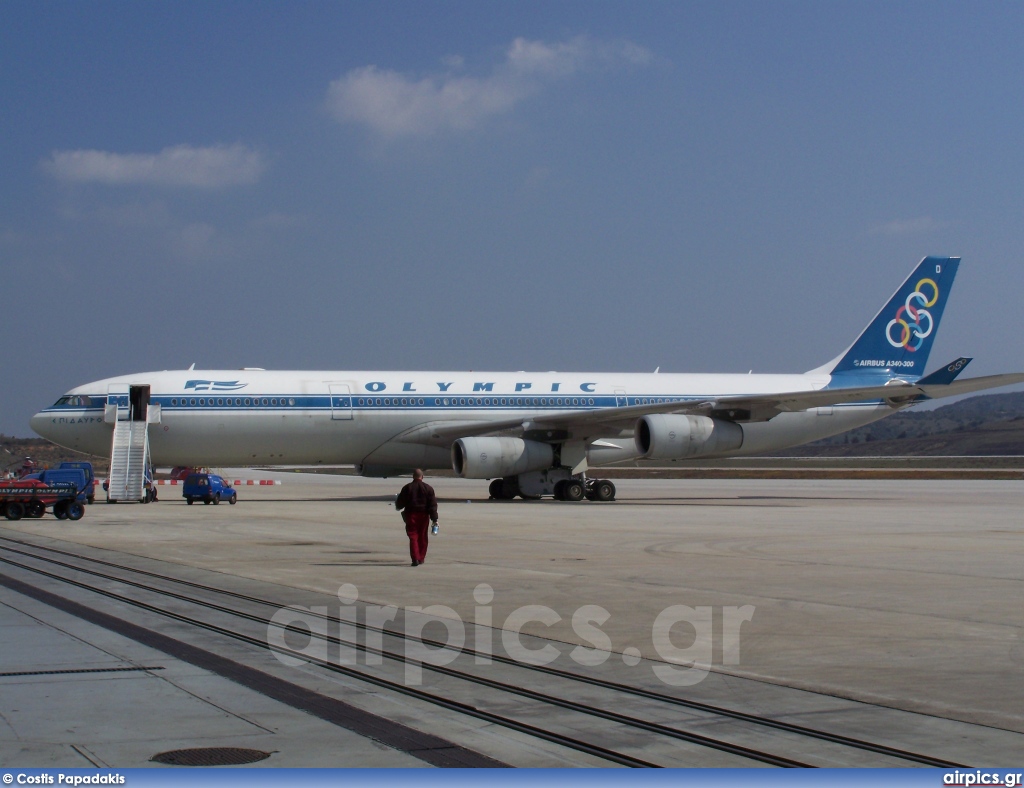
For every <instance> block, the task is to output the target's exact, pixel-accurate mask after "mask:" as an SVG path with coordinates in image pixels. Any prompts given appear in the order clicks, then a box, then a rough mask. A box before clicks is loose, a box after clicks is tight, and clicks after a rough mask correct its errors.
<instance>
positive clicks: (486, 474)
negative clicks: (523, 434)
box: [452, 438, 555, 479]
mask: <svg viewBox="0 0 1024 788" xmlns="http://www.w3.org/2000/svg"><path fill="white" fill-rule="evenodd" d="M554 461H555V451H554V449H553V448H552V447H551V446H550V445H549V444H547V443H540V442H539V441H527V440H523V439H522V438H459V439H458V440H457V441H455V443H453V444H452V470H454V471H455V473H456V474H457V475H459V476H461V477H462V478H463V479H497V478H500V477H503V476H516V475H518V474H520V473H529V472H530V471H539V470H542V469H544V468H550V467H551V466H552V465H553V464H554Z"/></svg>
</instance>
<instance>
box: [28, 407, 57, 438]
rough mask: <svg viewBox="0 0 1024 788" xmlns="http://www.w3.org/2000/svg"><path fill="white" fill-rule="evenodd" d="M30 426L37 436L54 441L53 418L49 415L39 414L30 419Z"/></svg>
mask: <svg viewBox="0 0 1024 788" xmlns="http://www.w3.org/2000/svg"><path fill="white" fill-rule="evenodd" d="M28 424H29V426H30V427H31V428H32V431H33V432H34V433H35V434H36V435H38V436H40V437H41V438H46V439H47V440H53V426H54V425H53V421H52V418H51V416H49V415H48V414H46V413H43V412H39V413H37V414H36V415H35V416H33V417H32V418H31V419H29V422H28Z"/></svg>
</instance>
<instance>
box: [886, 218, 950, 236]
mask: <svg viewBox="0 0 1024 788" xmlns="http://www.w3.org/2000/svg"><path fill="white" fill-rule="evenodd" d="M941 226H942V225H941V224H940V223H939V222H937V221H935V220H934V219H933V218H932V217H930V216H919V217H917V218H916V219H895V220H893V221H891V222H886V223H885V224H880V225H878V226H876V227H872V228H871V229H870V230H868V235H914V234H921V233H927V232H931V231H932V230H937V229H939V227H941Z"/></svg>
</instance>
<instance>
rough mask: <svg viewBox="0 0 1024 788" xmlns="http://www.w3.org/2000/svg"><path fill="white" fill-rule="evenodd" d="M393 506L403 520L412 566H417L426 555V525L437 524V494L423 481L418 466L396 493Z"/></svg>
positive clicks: (421, 472)
mask: <svg viewBox="0 0 1024 788" xmlns="http://www.w3.org/2000/svg"><path fill="white" fill-rule="evenodd" d="M395 508H396V509H398V510H399V511H401V512H402V519H403V520H405V533H406V534H407V535H408V537H409V555H410V556H412V566H419V565H420V564H422V563H423V559H424V558H426V557H427V526H428V525H429V523H431V522H433V523H434V525H437V496H436V495H434V488H433V487H431V486H430V485H429V484H427V483H426V482H425V481H423V471H421V470H420V469H419V468H417V469H416V470H415V471H413V472H412V481H411V482H409V483H408V484H407V485H405V487H403V488H402V491H401V492H400V493H398V499H397V500H396V501H395Z"/></svg>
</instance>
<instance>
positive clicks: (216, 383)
mask: <svg viewBox="0 0 1024 788" xmlns="http://www.w3.org/2000/svg"><path fill="white" fill-rule="evenodd" d="M248 385H249V384H248V383H239V382H238V381H237V380H190V381H188V382H187V383H185V390H186V391H188V390H189V389H192V390H193V391H238V390H239V389H244V388H245V387H246V386H248Z"/></svg>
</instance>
